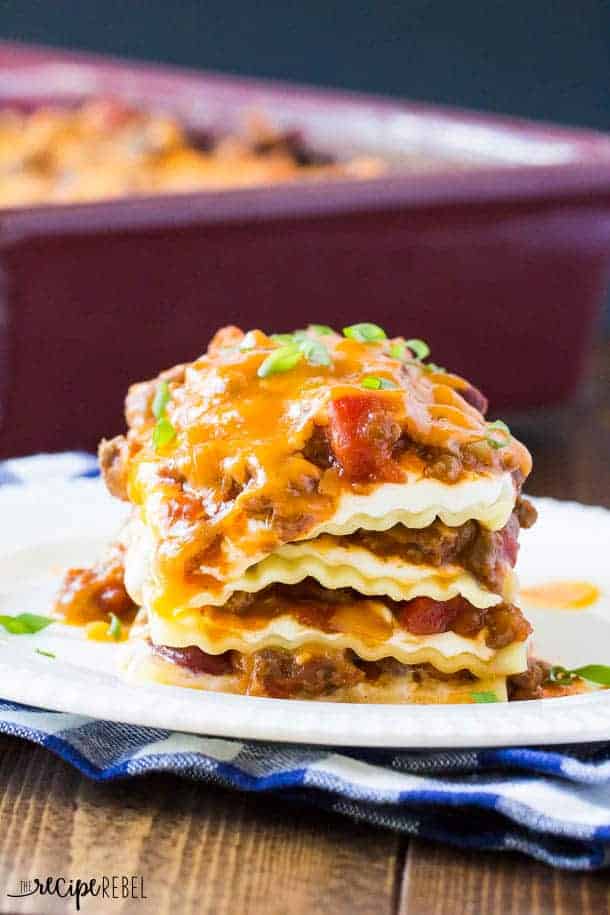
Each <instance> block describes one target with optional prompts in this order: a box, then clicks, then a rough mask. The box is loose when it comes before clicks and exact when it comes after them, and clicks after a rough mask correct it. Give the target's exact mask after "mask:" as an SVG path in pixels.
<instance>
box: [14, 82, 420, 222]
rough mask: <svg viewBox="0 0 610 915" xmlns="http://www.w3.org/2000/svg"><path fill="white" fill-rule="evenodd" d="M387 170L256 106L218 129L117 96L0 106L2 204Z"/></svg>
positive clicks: (367, 174)
mask: <svg viewBox="0 0 610 915" xmlns="http://www.w3.org/2000/svg"><path fill="white" fill-rule="evenodd" d="M422 167H423V165H422ZM383 170H384V166H383V164H382V162H381V160H379V159H374V158H369V157H364V156H360V157H353V158H351V159H347V160H345V161H338V160H336V159H334V158H333V157H332V156H328V155H326V154H324V153H320V152H318V151H317V150H314V149H313V148H311V147H310V146H309V145H308V144H306V143H305V142H304V140H303V138H302V137H301V136H300V134H299V133H298V132H295V131H281V130H277V129H275V128H274V127H273V126H272V125H271V124H270V123H269V122H268V121H267V120H266V119H265V118H264V117H263V116H262V115H260V114H255V113H251V114H250V115H249V116H248V117H246V118H245V119H244V125H243V128H242V129H240V130H236V131H234V132H233V133H231V134H228V135H224V136H216V135H214V134H213V133H212V132H207V133H205V134H202V133H200V134H198V135H195V134H194V132H192V131H189V130H188V129H187V128H186V127H185V126H184V125H183V124H181V123H180V122H179V121H178V119H177V118H176V117H174V116H172V115H169V114H163V113H155V112H148V111H144V110H141V109H140V108H137V107H135V106H133V105H129V104H127V103H126V102H123V101H120V100H119V99H112V98H92V99H89V100H88V101H85V102H83V103H82V104H80V105H78V106H76V107H64V108H61V107H59V106H55V107H52V106H44V107H40V108H37V109H35V110H33V111H23V110H19V109H18V108H5V109H4V110H2V111H0V207H20V206H34V205H38V204H53V203H79V202H84V201H95V200H105V199H110V198H114V197H122V196H127V195H149V194H170V193H189V192H191V193H192V192H194V191H202V190H223V189H226V188H239V187H259V186H265V185H272V184H278V183H284V182H288V181H294V180H297V179H314V180H320V179H327V178H337V177H339V178H341V177H343V178H350V177H353V178H369V177H373V176H375V175H378V174H379V173H380V172H382V171H383Z"/></svg>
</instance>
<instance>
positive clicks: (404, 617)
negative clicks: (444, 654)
mask: <svg viewBox="0 0 610 915" xmlns="http://www.w3.org/2000/svg"><path fill="white" fill-rule="evenodd" d="M470 606H471V605H470V604H469V603H468V601H467V600H464V598H463V597H454V598H453V599H452V600H446V601H439V600H432V598H431V597H415V598H413V600H409V601H406V602H405V603H404V604H403V606H402V608H401V610H400V613H399V619H400V622H401V623H402V625H403V626H404V627H405V629H408V630H409V632H412V633H413V635H436V634H437V633H439V632H447V630H448V629H450V628H451V624H452V623H453V621H454V620H455V618H456V617H457V616H458V615H459V614H460V613H463V612H467V611H468V610H469V609H470Z"/></svg>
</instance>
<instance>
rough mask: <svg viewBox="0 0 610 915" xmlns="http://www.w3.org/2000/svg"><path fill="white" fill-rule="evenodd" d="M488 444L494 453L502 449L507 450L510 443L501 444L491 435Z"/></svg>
mask: <svg viewBox="0 0 610 915" xmlns="http://www.w3.org/2000/svg"><path fill="white" fill-rule="evenodd" d="M487 444H488V445H489V447H490V448H493V450H494V451H499V450H500V448H506V446H507V445H508V442H499V441H498V439H497V438H492V436H491V435H488V436H487Z"/></svg>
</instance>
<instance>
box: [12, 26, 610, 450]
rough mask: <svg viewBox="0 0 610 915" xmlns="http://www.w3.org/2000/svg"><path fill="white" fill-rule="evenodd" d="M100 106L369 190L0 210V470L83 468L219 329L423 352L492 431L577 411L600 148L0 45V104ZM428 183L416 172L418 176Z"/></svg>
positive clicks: (590, 138) (597, 290)
mask: <svg viewBox="0 0 610 915" xmlns="http://www.w3.org/2000/svg"><path fill="white" fill-rule="evenodd" d="M95 95H105V96H116V97H118V98H121V99H125V100H126V101H128V102H131V103H136V104H138V105H141V106H143V107H146V106H150V107H151V108H155V109H159V108H161V109H165V110H170V111H172V112H174V113H176V114H177V115H178V116H179V117H180V118H181V119H182V120H184V122H185V123H187V124H188V125H189V127H190V128H192V129H193V130H199V129H202V130H203V129H206V130H207V129H210V128H211V129H217V130H224V131H229V130H231V129H232V128H233V127H234V126H235V125H236V124H237V123H238V122H239V120H240V118H242V117H243V114H244V112H247V111H250V110H260V111H263V112H264V113H265V114H267V115H268V117H269V118H270V120H271V122H272V123H273V124H274V125H276V126H277V127H278V128H279V129H297V130H299V131H300V132H301V133H302V135H303V136H304V137H305V139H306V141H307V143H308V144H309V145H310V146H311V147H313V148H315V149H319V150H320V151H322V152H328V153H332V154H334V155H335V156H337V157H339V158H346V157H349V156H353V155H371V156H374V157H380V158H382V159H383V160H384V161H385V162H386V163H387V170H386V171H385V172H384V173H383V174H382V175H380V176H379V177H376V178H372V179H369V180H352V179H336V180H328V181H323V182H316V183H313V182H309V183H307V182H294V183H291V184H284V185H276V186H273V187H261V188H252V189H239V190H223V191H214V192H209V191H208V192H199V193H193V194H178V195H158V196H156V197H147V198H144V197H137V198H136V197H132V198H122V199H113V200H110V201H101V202H97V203H91V204H68V205H61V206H57V205H55V206H37V207H32V208H21V209H11V210H8V209H7V210H3V211H0V270H1V272H2V276H1V287H0V288H1V290H2V292H1V296H2V297H1V300H0V305H1V311H0V406H1V409H2V414H1V429H0V432H1V435H0V456H3V457H4V456H7V455H13V454H18V453H27V452H31V451H37V450H56V449H62V448H76V447H83V448H94V447H95V445H96V443H97V441H98V439H99V438H100V436H102V435H104V434H106V435H109V434H113V433H114V432H116V431H117V428H118V427H119V426H120V425H121V416H120V414H121V410H122V401H123V395H124V391H125V389H126V387H127V385H128V384H129V383H130V382H131V381H135V380H140V379H142V378H145V377H147V376H151V375H155V374H156V373H157V372H158V371H159V370H160V369H161V368H163V367H165V366H167V365H169V364H173V363H176V362H180V361H183V360H187V359H192V358H193V357H194V356H195V355H196V354H198V353H199V352H201V351H202V350H203V349H204V348H205V346H206V344H207V341H208V338H209V336H210V334H211V333H212V331H213V330H214V329H215V328H216V327H217V326H218V325H219V324H226V323H229V322H233V323H236V324H240V325H242V326H244V327H246V328H248V327H250V326H252V325H254V324H261V323H262V324H263V325H264V327H265V329H268V330H275V331H281V330H286V329H292V328H294V327H298V326H300V325H303V324H305V323H308V322H322V323H329V324H333V325H334V326H336V327H341V326H343V325H344V324H346V323H354V322H356V321H359V320H373V321H376V322H377V323H379V324H381V325H382V326H384V327H385V328H386V329H387V330H388V332H391V333H393V334H396V333H402V334H404V335H405V336H407V337H412V336H417V337H423V338H425V339H427V340H428V341H429V342H430V344H431V346H432V359H433V360H434V361H435V362H437V363H440V364H443V361H444V360H445V358H446V357H447V358H448V357H449V356H451V364H452V367H455V369H456V370H458V371H461V372H462V373H464V374H465V375H466V376H467V377H471V378H472V379H473V381H474V382H475V383H477V384H478V385H479V386H480V387H481V389H482V390H483V391H485V393H486V394H487V395H488V396H489V397H490V400H491V413H492V414H493V413H495V411H496V410H497V409H499V408H512V409H515V410H521V409H524V408H530V407H537V406H542V405H551V404H555V403H559V402H561V401H562V400H564V399H565V398H567V397H569V396H570V395H571V394H573V393H574V391H575V389H576V387H577V383H578V380H579V377H580V374H581V370H582V366H583V361H584V357H585V355H586V350H587V345H588V342H589V339H590V337H591V333H592V329H593V325H594V319H595V316H596V313H597V311H598V308H599V305H600V302H601V301H602V298H603V296H604V293H605V290H606V287H607V280H608V273H609V262H610V139H608V138H606V137H604V136H602V135H599V134H595V133H592V132H590V131H583V130H569V129H563V128H554V127H549V126H544V125H534V124H531V123H527V122H522V121H514V120H503V119H499V118H495V117H487V116H480V115H473V114H468V113H463V112H460V111H447V110H445V109H440V108H435V107H430V106H420V105H412V104H407V103H402V102H398V101H389V100H383V99H377V98H371V97H367V96H361V95H351V94H348V93H336V92H324V91H320V90H309V89H302V88H297V87H291V86H284V85H281V84H278V83H263V82H259V81H248V80H242V79H233V78H225V77H221V76H214V75H207V74H197V73H193V72H188V71H180V70H176V69H172V68H165V67H151V66H148V65H146V66H145V65H137V64H133V63H129V64H128V63H121V62H116V61H111V60H106V59H101V58H99V57H94V56H90V55H77V54H71V53H63V52H55V51H49V50H46V49H36V48H27V47H24V46H16V45H7V44H4V45H0V104H13V103H17V104H21V105H32V104H37V103H40V102H49V101H50V102H53V103H63V102H70V101H75V100H78V99H80V98H83V97H87V96H95ZM429 166H432V167H429Z"/></svg>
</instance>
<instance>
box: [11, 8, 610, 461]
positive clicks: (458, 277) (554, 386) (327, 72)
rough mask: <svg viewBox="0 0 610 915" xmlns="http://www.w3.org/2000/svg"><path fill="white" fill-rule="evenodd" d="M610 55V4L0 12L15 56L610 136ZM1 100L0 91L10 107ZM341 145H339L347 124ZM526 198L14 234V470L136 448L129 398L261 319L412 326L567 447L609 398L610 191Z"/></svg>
mask: <svg viewBox="0 0 610 915" xmlns="http://www.w3.org/2000/svg"><path fill="white" fill-rule="evenodd" d="M608 35H610V5H609V4H608V3H607V0H580V2H578V3H574V2H573V0H553V2H551V0H537V2H536V3H533V4H532V3H529V2H524V0H521V2H516V3H507V2H499V0H489V2H487V3H485V4H482V3H480V2H461V3H456V2H454V0H433V2H429V0H403V2H400V3H395V2H383V0H381V2H376V3H360V2H355V0H352V2H347V0H341V2H334V3H328V2H326V3H323V2H320V0H309V2H307V3H303V2H299V3H296V2H282V3H279V2H267V3H265V4H257V5H255V4H251V3H246V2H226V0H225V2H221V0H208V2H205V3H203V2H191V0H179V2H173V3H171V4H170V3H168V2H162V0H146V2H125V0H122V2H119V0H106V2H104V3H103V4H101V3H99V2H93V0H80V2H78V0H72V2H67V0H53V3H44V2H33V0H4V2H0V40H4V41H11V40H15V41H19V42H33V43H40V44H43V45H50V46H54V47H56V48H64V49H67V50H77V49H80V50H83V51H94V52H98V53H103V54H111V55H115V56H118V57H121V58H125V59H134V60H143V61H151V62H155V63H171V64H176V65H181V66H186V67H191V68H195V69H201V70H214V71H219V72H221V73H226V74H242V75H245V76H259V77H270V78H274V79H280V80H290V81H293V82H298V83H304V84H311V85H319V86H325V87H336V88H340V89H350V90H360V91H363V92H373V93H379V94H383V95H386V96H388V97H390V98H395V99H414V100H421V101H427V102H432V103H440V104H443V105H450V106H458V107H461V108H467V109H474V110H478V111H482V112H490V113H495V114H509V115H516V116H521V117H526V118H533V119H539V120H542V121H546V122H554V123H558V124H565V125H573V126H578V127H584V128H593V129H596V130H600V131H608V132H610V95H609V91H608V87H609V86H610V42H609V41H608ZM3 80H5V76H4V74H3V72H2V71H1V70H0V90H1V89H2V88H3ZM4 85H5V86H6V85H7V82H6V81H5V83H4ZM168 102H171V99H170V97H169V96H168ZM332 127H333V131H334V133H335V134H336V139H337V141H339V140H340V139H341V137H342V134H343V130H344V127H345V122H342V120H341V118H339V119H337V120H336V122H335V123H333V125H332ZM591 169H592V171H593V172H594V171H595V169H596V166H595V165H592V166H591ZM609 175H610V172H609ZM417 181H418V179H417V177H415V178H414V182H415V184H416V183H417ZM597 184H598V185H599V184H600V182H599V181H598V182H597ZM541 187H542V185H541ZM541 194H542V191H541ZM510 197H511V195H510V190H509V191H506V195H505V199H500V200H499V201H496V203H495V204H494V205H493V206H491V205H489V206H484V205H483V204H481V203H480V202H477V203H476V204H473V205H472V206H470V208H466V209H463V208H460V207H456V206H453V205H447V206H444V207H439V208H437V209H433V208H430V209H426V208H423V209H422V207H418V209H417V219H415V216H414V211H413V212H411V211H409V212H408V213H407V212H403V213H401V212H400V211H399V209H397V208H396V207H394V208H392V207H389V208H388V211H387V213H383V214H381V215H377V216H375V221H374V222H373V221H372V220H373V217H372V216H371V215H370V214H368V213H364V212H363V213H361V214H356V215H355V216H354V217H353V218H351V219H350V220H348V219H347V217H345V219H344V218H343V217H339V215H336V216H333V217H332V218H330V217H329V219H328V220H326V221H324V220H322V219H320V220H318V221H316V219H314V218H307V219H300V218H299V219H298V220H297V219H294V220H290V219H288V218H286V219H284V220H283V221H282V220H279V221H276V222H271V223H269V224H268V225H267V223H252V224H248V225H245V224H243V225H241V224H239V221H236V220H235V219H233V221H232V222H231V223H230V224H229V223H227V225H226V226H223V227H221V228H220V229H219V230H218V231H215V232H214V234H212V233H211V230H210V228H209V226H208V225H207V223H206V225H205V226H203V227H201V226H199V228H195V227H192V226H189V225H187V223H188V222H189V220H191V222H192V221H193V220H192V219H191V216H190V215H189V214H188V213H187V211H186V210H185V211H184V212H183V213H182V216H181V217H180V219H179V220H177V222H176V227H175V229H174V230H173V234H172V238H171V239H169V238H168V237H166V236H164V235H163V234H162V233H161V231H160V230H159V229H158V227H155V225H153V224H152V223H151V224H150V226H148V227H147V228H146V227H142V228H140V229H139V230H138V233H139V234H134V233H133V232H131V230H130V231H129V232H127V231H126V230H125V229H124V225H123V223H122V222H121V221H120V220H119V221H118V222H116V224H114V228H112V226H111V224H112V220H111V219H110V220H106V221H104V219H105V218H104V219H102V218H101V217H100V218H97V222H96V220H95V219H93V218H91V219H89V218H88V217H87V219H85V217H83V218H82V219H81V217H80V216H78V214H76V213H75V214H74V218H71V220H67V221H64V222H63V223H62V227H61V230H60V229H58V228H56V227H55V228H53V229H52V228H51V225H52V224H54V218H55V217H53V216H52V215H51V216H48V217H47V216H46V215H41V216H40V217H39V218H38V217H37V218H36V220H34V221H32V220H30V221H29V222H26V221H24V220H21V222H20V221H19V219H20V217H15V218H14V219H13V218H12V217H11V218H10V219H9V218H4V217H3V216H1V215H0V227H1V229H2V235H1V237H0V244H2V255H1V260H0V264H1V268H2V270H1V273H0V294H1V295H2V298H0V430H1V431H2V435H1V436H0V456H6V455H11V454H17V453H25V452H29V451H36V450H42V449H44V450H56V449H59V448H64V447H82V448H87V449H91V448H93V447H94V445H95V441H96V440H97V438H99V436H100V435H102V434H106V435H110V434H112V433H114V432H115V431H119V430H120V428H121V424H122V420H121V415H120V414H121V401H122V397H123V393H124V391H125V389H126V386H127V384H128V383H130V382H131V381H135V380H139V378H140V377H142V374H148V375H150V374H155V373H156V372H157V371H159V370H160V369H162V368H165V367H166V366H167V365H169V364H171V363H174V362H177V361H179V360H181V359H186V358H191V357H192V356H194V355H195V352H197V351H199V350H201V349H202V348H203V345H202V343H203V342H204V341H205V338H206V335H207V334H208V333H209V330H210V328H211V327H213V326H215V325H217V324H218V323H219V321H221V320H235V321H244V322H249V321H250V320H251V314H262V315H263V318H261V321H260V323H263V320H264V318H265V316H268V320H272V317H273V315H274V314H277V313H282V314H284V315H290V316H291V317H290V318H289V319H288V324H289V325H292V324H293V323H294V321H295V320H297V321H299V322H301V321H302V320H303V317H302V316H303V315H305V317H306V319H309V320H319V321H325V322H330V323H338V324H340V323H341V322H342V321H346V320H350V319H352V320H363V319H367V318H368V319H372V320H379V321H380V323H386V324H387V327H388V330H389V331H394V332H396V331H398V330H401V329H403V328H404V326H405V323H406V322H407V319H409V320H411V319H412V318H413V316H415V318H414V320H415V319H416V322H417V328H416V331H417V332H416V334H414V335H417V336H429V337H430V341H431V343H432V344H433V358H435V359H438V361H440V362H444V361H445V360H447V362H448V364H450V365H451V366H452V367H455V368H456V369H457V370H459V371H462V372H464V373H465V374H469V375H470V376H472V377H473V380H474V381H475V382H479V383H481V384H482V386H483V387H485V388H486V390H487V393H490V394H491V399H492V408H493V409H496V408H498V409H501V410H502V411H504V412H506V411H508V412H509V414H510V413H511V411H512V412H514V414H515V416H516V417H517V418H518V421H519V422H522V421H523V417H524V416H525V422H526V423H528V422H529V423H530V424H531V425H532V427H533V429H534V433H533V434H534V435H535V434H536V431H535V430H536V428H537V427H539V417H540V413H541V411H544V412H545V413H547V414H549V415H551V414H552V415H553V417H556V416H559V417H560V421H558V422H556V423H555V426H556V428H559V427H560V426H561V425H562V424H563V426H564V427H565V429H568V428H571V426H572V424H573V422H574V421H575V417H578V416H579V415H580V413H579V411H582V410H583V409H584V407H583V404H585V403H589V404H590V403H591V398H592V397H598V398H599V396H602V395H600V394H599V392H600V390H603V391H606V392H607V381H608V379H607V369H608V358H607V347H605V346H604V344H603V343H602V341H603V339H604V337H605V335H607V332H608V329H609V328H610V318H609V317H608V307H607V305H606V306H605V309H606V310H605V315H606V317H605V319H604V317H603V315H604V301H606V302H607V296H606V293H607V285H608V282H607V281H608V262H609V255H610V250H609V248H610V180H609V181H608V182H607V184H606V186H604V187H603V188H602V189H601V190H599V189H598V190H596V192H595V193H592V192H591V191H590V190H589V189H588V186H587V187H585V188H584V190H583V191H582V192H581V193H579V192H578V191H577V190H574V191H571V192H570V195H569V199H567V198H566V195H565V194H563V193H562V194H557V195H555V196H553V194H550V195H547V198H545V200H544V201H543V202H542V201H539V202H538V203H536V204H533V203H531V202H528V201H527V200H525V199H524V200H519V201H518V203H515V201H514V200H513V202H512V203H511V202H510ZM253 199H254V198H253ZM253 205H254V204H253ZM218 206H220V207H221V208H222V204H220V205H218V204H217V203H216V202H215V200H214V199H212V198H210V201H209V203H208V204H205V205H204V204H201V205H198V209H197V213H198V214H200V216H201V218H202V219H203V221H204V222H206V220H207V219H208V217H209V215H210V213H211V212H213V211H217V207H218ZM119 209H120V208H119ZM183 209H184V208H183ZM187 209H188V208H187ZM116 212H119V210H118V209H117V210H116ZM121 212H122V211H121ZM204 217H205V218H204ZM215 218H216V217H215ZM3 219H4V222H2V220H3ZM24 219H25V217H24ZM88 219H89V221H87V220H88ZM121 219H123V217H121ZM157 221H158V220H157ZM119 223H120V225H119ZM178 223H180V224H179V225H178ZM85 224H86V229H85V228H84V227H85ZM26 242H27V243H26ZM100 251H102V252H103V255H104V258H103V259H102V258H100ZM102 260H103V264H102ZM329 278H330V280H329ZM92 279H93V280H94V282H92ZM243 289H247V290H248V293H249V296H250V301H249V302H248V303H247V307H246V306H245V305H243ZM380 291H381V292H380ZM269 302H275V303H280V304H281V311H280V312H278V310H277V309H276V311H274V307H275V306H273V307H272V306H270V305H269ZM486 302H488V303H490V307H489V308H487V323H485V321H481V309H482V308H485V307H486V306H485V303H486ZM491 304H493V309H494V310H493V311H492V310H490V308H491ZM268 305H269V310H268V312H266V311H265V308H267V306H268ZM242 306H243V307H242ZM293 315H296V317H295V318H294V320H293V318H292V316H293ZM181 316H182V318H181ZM253 320H257V319H256V318H254V319H253ZM412 327H413V322H412V323H410V324H409V328H412ZM195 328H198V329H197V330H194V329H195ZM199 329H200V332H199ZM270 329H278V330H279V329H287V328H280V327H278V326H276V325H275V324H274V325H273V326H272V327H271V328H270ZM144 331H145V332H144ZM407 335H410V334H409V333H408V334H407ZM494 335H495V336H494ZM560 336H561V343H559V342H558V339H559V337H560ZM592 339H593V340H594V343H595V346H594V348H593V349H594V351H595V360H596V361H592V358H593V357H592V356H591V352H592V350H591V345H590V344H591V340H592ZM435 344H436V345H435ZM515 353H517V354H519V355H520V358H521V365H522V366H524V369H523V371H522V370H521V368H518V369H517V370H515ZM600 353H601V355H600ZM32 357H34V358H33V361H32ZM600 366H601V367H600ZM564 367H565V369H564ZM562 371H564V373H565V377H563V378H562V377H561V373H562ZM36 372H38V375H37V374H36ZM568 376H569V377H568ZM41 379H42V380H43V381H44V383H43V384H41V383H40V382H41ZM592 391H594V392H597V393H594V394H592V393H591V392H592ZM604 396H605V395H604ZM604 403H605V404H606V401H605V400H604ZM26 404H27V410H24V405H26ZM66 405H68V406H66ZM587 409H588V408H587ZM600 409H601V408H600ZM603 410H606V411H607V410H608V406H607V404H606V406H604V407H603ZM574 411H576V412H574ZM587 415H588V414H587ZM604 415H605V414H604ZM603 422H604V423H605V424H606V425H610V423H609V422H608V420H607V418H606V419H604V420H603ZM83 430H84V431H83ZM545 434H546V433H545ZM564 444H565V443H564ZM541 447H542V445H541ZM553 447H554V446H553ZM562 447H563V445H562Z"/></svg>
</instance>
